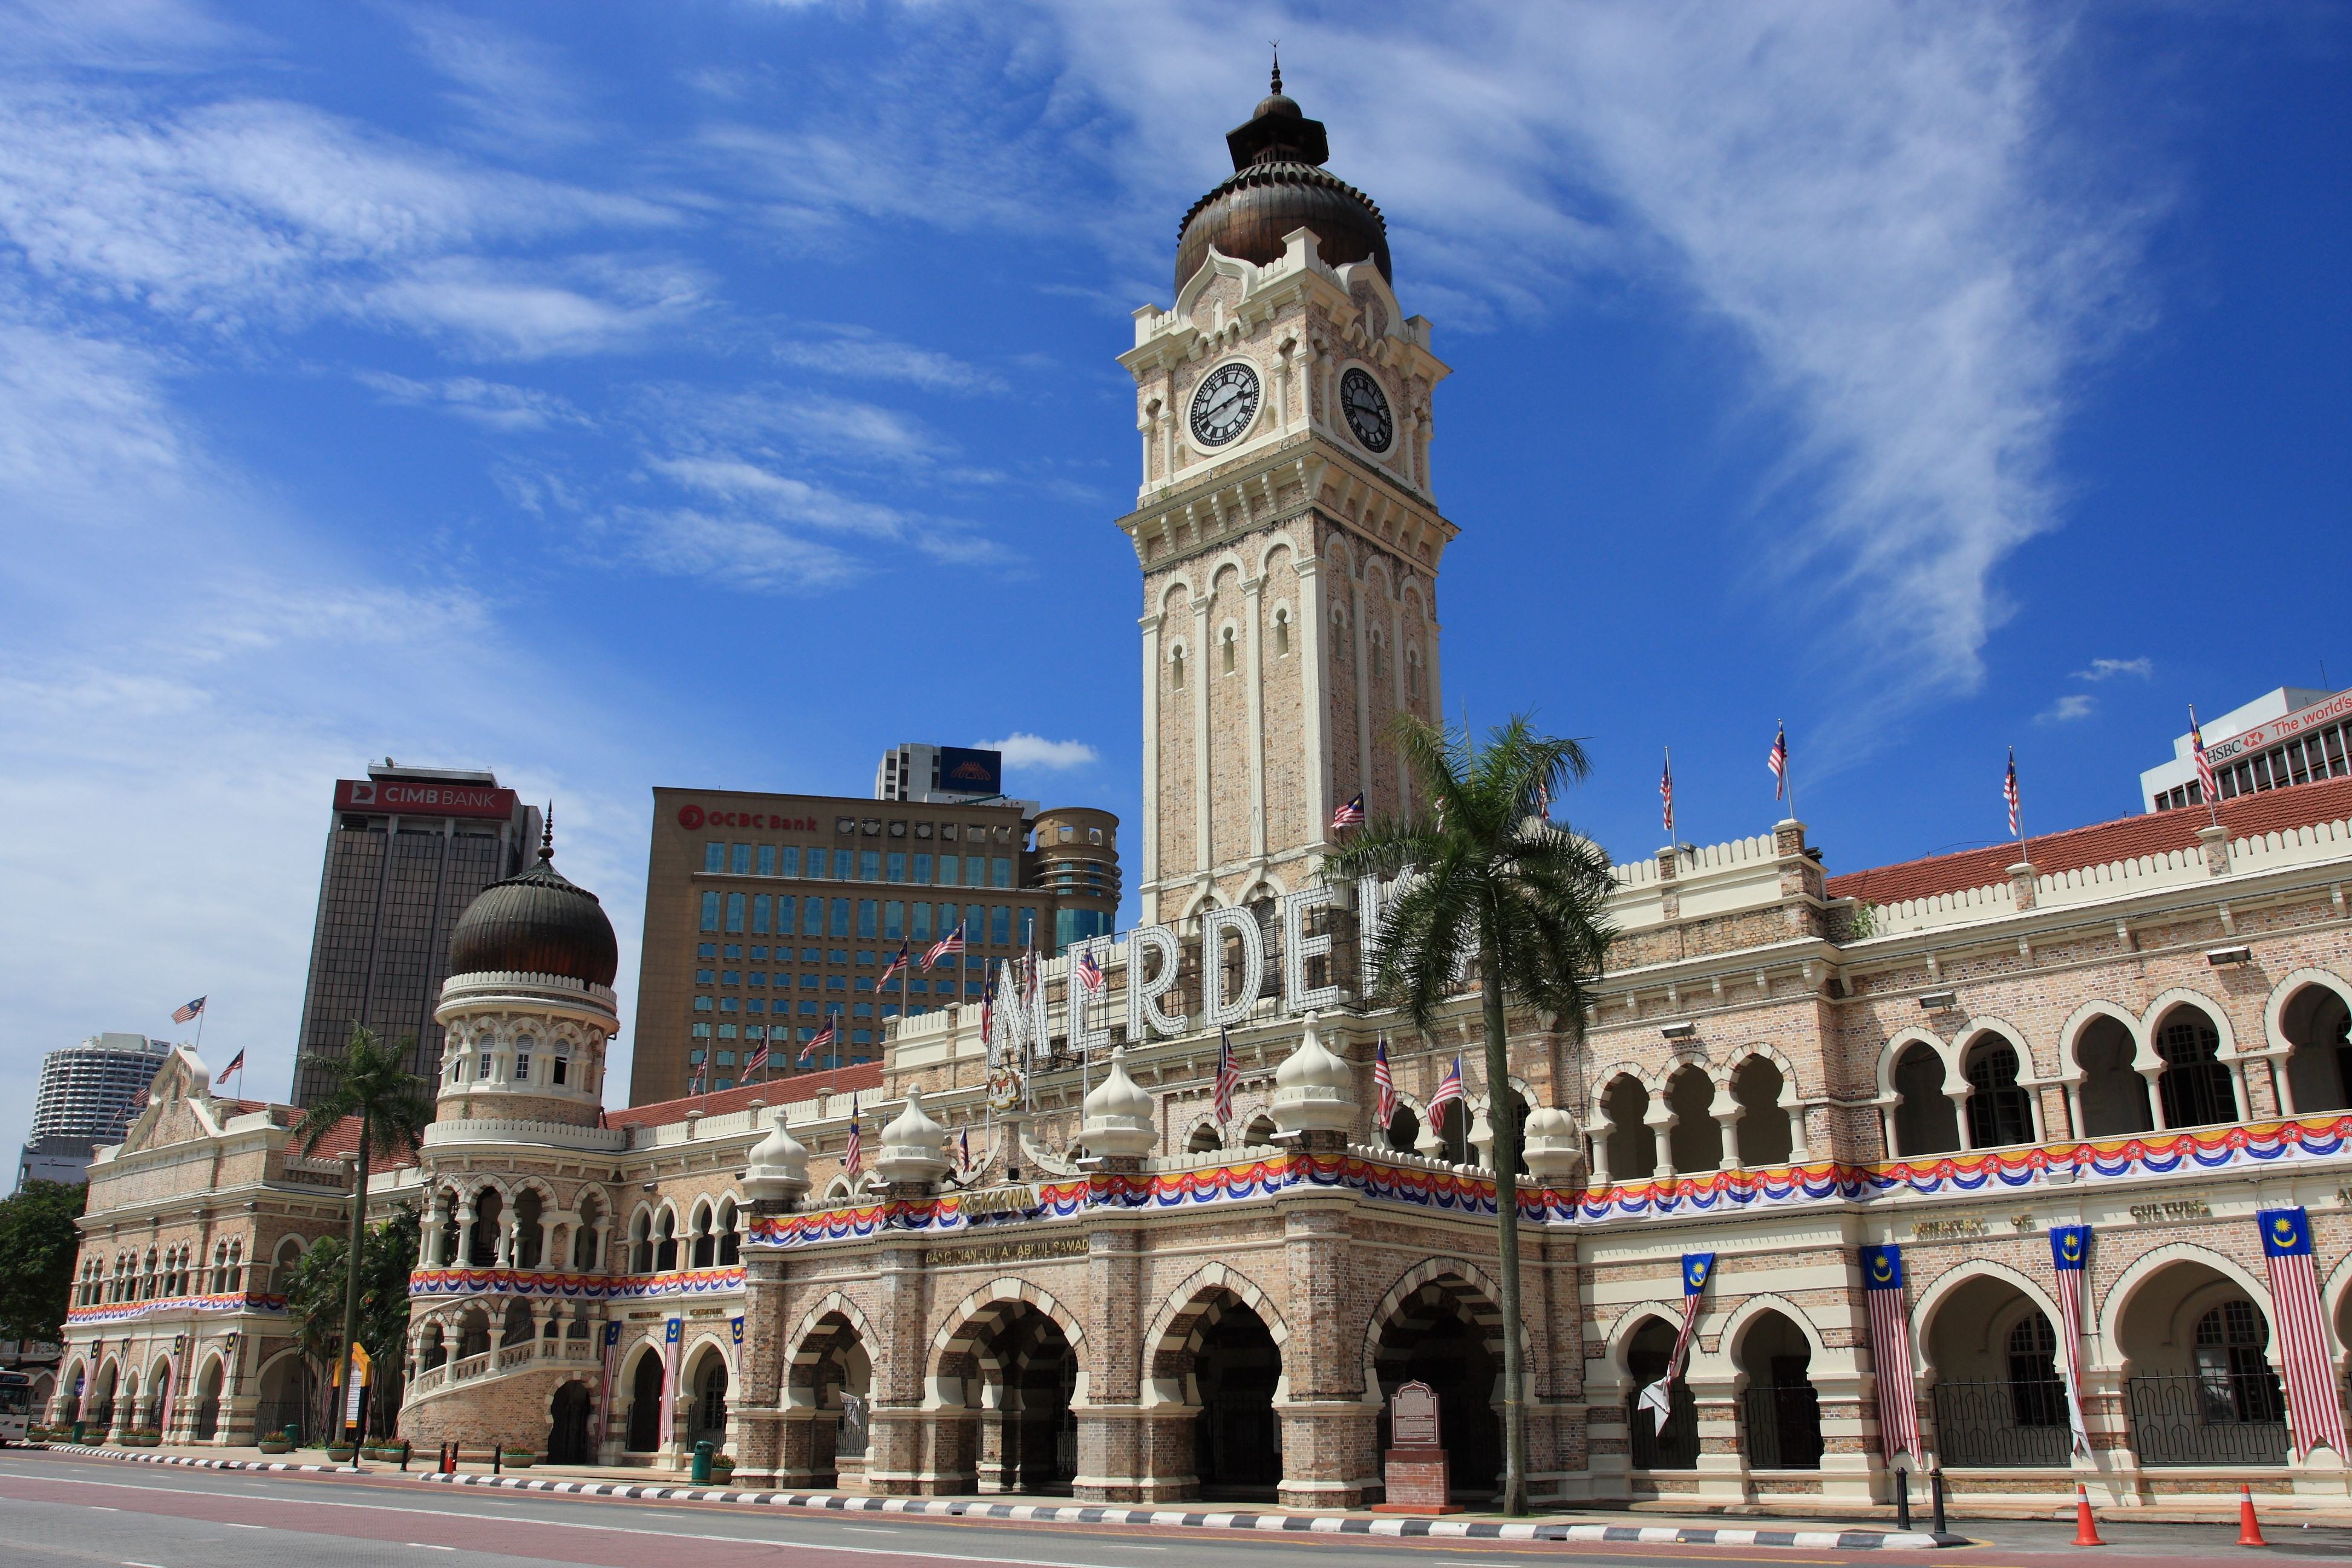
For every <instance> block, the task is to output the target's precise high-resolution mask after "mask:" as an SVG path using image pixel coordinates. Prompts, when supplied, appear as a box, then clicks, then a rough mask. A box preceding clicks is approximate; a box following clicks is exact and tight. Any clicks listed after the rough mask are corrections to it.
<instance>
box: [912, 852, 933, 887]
mask: <svg viewBox="0 0 2352 1568" xmlns="http://www.w3.org/2000/svg"><path fill="white" fill-rule="evenodd" d="M915 883H916V886H918V887H923V888H928V887H929V886H930V885H931V858H930V857H929V856H928V855H918V856H916V857H915Z"/></svg>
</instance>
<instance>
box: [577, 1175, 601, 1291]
mask: <svg viewBox="0 0 2352 1568" xmlns="http://www.w3.org/2000/svg"><path fill="white" fill-rule="evenodd" d="M603 1219H604V1204H603V1202H602V1201H600V1200H599V1199H598V1198H597V1196H596V1194H593V1193H590V1194H586V1195H584V1196H583V1197H582V1198H581V1199H580V1224H579V1225H578V1226H576V1227H574V1229H573V1230H572V1268H577V1269H579V1270H581V1271H582V1272H583V1273H584V1272H586V1271H588V1270H590V1269H593V1268H595V1267H596V1266H597V1263H598V1258H597V1257H596V1226H597V1225H598V1223H599V1222H600V1221H602V1220H603Z"/></svg>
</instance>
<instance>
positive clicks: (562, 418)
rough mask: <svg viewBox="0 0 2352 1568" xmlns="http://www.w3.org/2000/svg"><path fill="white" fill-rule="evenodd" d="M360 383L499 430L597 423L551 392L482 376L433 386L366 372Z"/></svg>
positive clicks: (389, 396) (414, 404)
mask: <svg viewBox="0 0 2352 1568" xmlns="http://www.w3.org/2000/svg"><path fill="white" fill-rule="evenodd" d="M357 379H358V380H359V382H360V383H361V384H362V385H364V386H369V387H373V388H374V389H375V390H376V391H377V392H379V393H381V394H383V397H384V399H385V401H387V402H391V403H398V404H404V405H407V406H409V407H412V408H437V409H440V410H442V411H444V412H446V413H449V414H454V415H456V416H458V417H459V418H461V419H469V420H471V421H473V422H474V423H475V424H477V425H485V426H488V427H489V428H491V429H493V430H543V429H546V428H547V427H548V426H553V425H588V424H592V423H593V421H591V420H590V419H589V418H588V416H586V415H584V414H583V413H581V412H580V410H578V409H577V408H574V407H573V406H572V405H571V404H570V403H569V402H567V401H566V400H565V399H563V398H561V397H558V396H557V395H555V394H553V393H551V392H541V391H538V390H536V389H534V388H532V387H528V386H512V385H509V384H506V383H504V382H497V381H484V380H482V379H481V378H480V377H478V376H471V375H457V376H449V377H446V378H444V379H442V380H438V381H429V382H428V381H413V380H411V379H410V378H408V377H407V376H404V375H392V374H386V373H383V372H379V371H362V372H360V373H359V374H358V376H357Z"/></svg>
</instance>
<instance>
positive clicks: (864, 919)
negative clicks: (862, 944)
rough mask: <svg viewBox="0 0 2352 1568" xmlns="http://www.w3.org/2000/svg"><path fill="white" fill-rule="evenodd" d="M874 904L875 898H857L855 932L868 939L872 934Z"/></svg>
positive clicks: (870, 938) (869, 939) (871, 937)
mask: <svg viewBox="0 0 2352 1568" xmlns="http://www.w3.org/2000/svg"><path fill="white" fill-rule="evenodd" d="M874 905H875V900H872V899H860V900H857V934H858V935H859V936H862V937H865V938H866V939H867V940H868V941H871V940H872V939H873V936H874V927H875V920H874V916H875V908H874Z"/></svg>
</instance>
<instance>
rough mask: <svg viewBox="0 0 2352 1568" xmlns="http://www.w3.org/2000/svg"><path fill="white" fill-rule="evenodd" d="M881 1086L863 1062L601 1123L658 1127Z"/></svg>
mask: <svg viewBox="0 0 2352 1568" xmlns="http://www.w3.org/2000/svg"><path fill="white" fill-rule="evenodd" d="M881 1087H882V1066H881V1064H880V1063H879V1062H866V1063H864V1064H863V1065H861V1066H858V1067H847V1068H842V1069H841V1072H840V1074H839V1075H838V1076H837V1077H836V1076H835V1074H833V1073H829V1072H814V1071H812V1072H798V1073H793V1074H791V1075H789V1076H787V1077H784V1078H780V1079H772V1080H770V1081H769V1082H767V1083H746V1084H739V1085H737V1086H736V1087H735V1088H733V1089H719V1090H718V1091H717V1092H716V1093H713V1094H694V1095H688V1096H687V1097H686V1098H685V1099H683V1100H657V1101H656V1102H655V1103H653V1104H651V1105H632V1106H630V1107H628V1108H627V1109H626V1110H608V1111H606V1112H605V1113H604V1124H605V1125H606V1126H608V1127H658V1126H660V1125H661V1124H662V1123H664V1122H667V1121H685V1120H686V1113H687V1112H688V1111H689V1110H699V1111H701V1112H703V1113H704V1114H706V1115H709V1116H724V1115H726V1114H727V1113H728V1112H729V1111H730V1110H749V1109H751V1102H752V1101H753V1100H765V1101H767V1102H768V1103H769V1104H770V1105H782V1104H785V1103H787V1102H789V1101H792V1100H814V1099H815V1098H816V1097H817V1096H818V1095H821V1094H831V1093H834V1092H835V1090H836V1089H838V1090H839V1091H840V1092H841V1093H843V1094H849V1093H853V1092H856V1091H858V1090H862V1089H879V1088H881Z"/></svg>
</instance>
